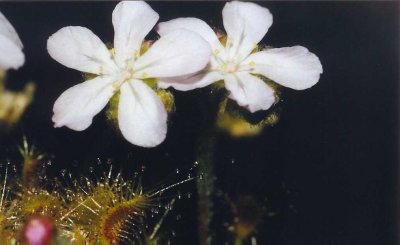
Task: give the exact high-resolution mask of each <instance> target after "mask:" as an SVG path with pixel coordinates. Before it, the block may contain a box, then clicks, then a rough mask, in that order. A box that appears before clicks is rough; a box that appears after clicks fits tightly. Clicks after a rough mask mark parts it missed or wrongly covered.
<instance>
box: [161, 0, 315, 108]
mask: <svg viewBox="0 0 400 245" xmlns="http://www.w3.org/2000/svg"><path fill="white" fill-rule="evenodd" d="M222 17H223V23H224V27H225V30H226V33H227V42H226V45H225V46H223V45H222V44H221V42H220V41H219V39H218V37H217V36H216V34H215V33H214V31H213V30H212V29H211V27H210V26H209V25H207V24H206V23H205V22H204V21H202V20H200V19H197V18H178V19H174V20H171V21H168V22H163V23H160V24H159V25H158V33H159V34H160V35H161V36H164V35H168V33H170V32H171V31H176V30H184V29H187V30H193V31H195V32H197V33H198V34H200V35H202V36H203V37H204V39H206V40H207V41H208V42H209V44H210V46H211V47H212V49H213V56H212V58H211V60H210V63H209V65H208V66H207V68H206V69H204V70H202V71H201V72H198V73H194V74H191V75H190V76H181V77H178V78H170V79H163V81H162V82H159V86H161V87H163V88H166V87H169V86H172V87H174V88H175V89H177V90H183V91H186V90H191V89H195V88H201V87H205V86H207V85H209V84H211V83H213V82H216V81H219V80H224V82H225V88H226V89H227V90H228V91H229V92H230V95H229V96H230V98H232V99H234V100H236V101H237V103H238V104H239V105H240V106H244V107H246V108H247V109H248V110H249V111H251V112H255V111H258V110H267V109H268V108H269V107H270V106H271V105H272V104H273V103H274V101H275V100H274V91H273V90H272V89H271V88H270V87H269V86H268V85H267V84H266V83H265V82H263V80H261V79H260V78H259V77H257V76H254V75H262V76H265V77H267V78H269V79H271V80H273V81H274V82H276V83H278V84H280V85H282V86H285V87H289V88H292V89H298V90H300V89H306V88H309V87H311V86H313V85H314V84H316V83H317V82H318V80H319V77H320V74H321V73H322V65H321V63H320V61H319V59H318V57H317V56H315V55H314V54H313V53H310V52H309V51H308V50H307V49H306V48H304V47H301V46H294V47H287V48H274V49H269V50H264V51H260V52H255V53H252V51H253V50H254V49H255V48H256V47H257V44H258V43H259V42H260V41H261V40H262V38H263V37H264V36H265V34H266V33H267V31H268V29H269V27H270V26H271V25H272V15H271V13H270V12H269V10H268V9H266V8H263V7H260V6H259V5H257V4H254V3H247V2H246V3H245V2H237V1H234V2H229V3H226V5H225V7H224V9H223V10H222ZM171 82H172V83H171Z"/></svg>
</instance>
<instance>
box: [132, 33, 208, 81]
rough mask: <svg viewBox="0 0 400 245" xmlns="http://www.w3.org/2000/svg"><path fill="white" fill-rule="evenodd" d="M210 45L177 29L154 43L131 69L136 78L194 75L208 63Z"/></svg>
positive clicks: (194, 35)
mask: <svg viewBox="0 0 400 245" xmlns="http://www.w3.org/2000/svg"><path fill="white" fill-rule="evenodd" d="M210 56H211V48H210V45H209V44H208V43H207V42H206V41H205V40H204V39H203V38H202V37H201V36H200V35H198V34H196V33H195V32H192V31H187V30H184V29H179V30H176V31H173V32H171V33H169V34H167V35H165V36H162V37H161V38H160V39H159V40H157V41H156V42H155V43H154V44H153V45H152V46H151V47H150V49H149V50H148V51H147V52H146V53H144V55H143V56H142V57H140V58H139V59H138V60H137V61H136V63H135V65H134V71H135V72H136V73H135V77H136V78H147V77H175V76H182V75H187V74H191V73H195V72H197V71H200V70H201V69H203V68H204V67H205V66H206V65H207V63H208V62H209V60H210Z"/></svg>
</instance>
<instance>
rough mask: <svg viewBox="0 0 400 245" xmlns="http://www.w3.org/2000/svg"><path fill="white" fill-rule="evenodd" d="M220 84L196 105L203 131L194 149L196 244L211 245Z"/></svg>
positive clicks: (223, 96) (222, 96) (221, 90)
mask: <svg viewBox="0 0 400 245" xmlns="http://www.w3.org/2000/svg"><path fill="white" fill-rule="evenodd" d="M221 88H223V82H220V83H215V84H214V85H213V86H212V88H211V89H212V91H211V94H212V96H210V99H209V101H207V103H206V104H205V103H204V101H199V109H200V111H201V113H202V116H203V123H202V125H204V128H203V129H202V134H201V135H200V138H199V141H198V145H197V158H196V161H197V163H198V169H197V170H198V171H197V200H198V201H197V208H198V230H199V244H200V245H209V244H211V243H212V234H211V231H212V229H210V226H211V224H212V219H213V206H214V204H213V198H214V184H215V183H214V182H215V174H214V152H215V147H216V142H217V136H216V122H217V117H218V110H219V104H220V102H221V101H222V99H224V98H225V96H226V94H225V90H224V89H221Z"/></svg>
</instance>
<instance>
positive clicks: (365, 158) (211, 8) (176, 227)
mask: <svg viewBox="0 0 400 245" xmlns="http://www.w3.org/2000/svg"><path fill="white" fill-rule="evenodd" d="M260 4H261V5H263V6H266V7H268V8H269V9H270V11H271V12H272V14H273V16H274V24H273V25H272V27H271V28H270V31H269V32H268V34H267V36H266V37H265V39H264V40H263V43H266V44H268V45H272V46H275V47H285V46H294V45H303V46H305V47H307V48H309V49H310V51H312V52H314V53H315V54H317V55H318V57H319V58H320V60H321V62H322V64H323V68H324V73H323V75H322V77H321V79H320V82H319V83H318V84H317V85H315V86H314V87H312V88H311V89H308V90H305V91H294V90H290V89H283V96H282V98H283V102H282V103H281V107H282V109H283V110H282V116H281V121H280V122H279V123H278V124H277V125H276V126H275V127H273V128H269V129H267V130H265V131H264V133H263V134H262V135H260V136H259V137H256V138H251V139H241V140H232V139H230V138H229V137H227V136H224V135H221V138H220V140H219V142H218V145H217V156H216V158H217V162H216V171H217V174H218V179H217V184H218V188H219V189H220V190H222V191H223V192H224V193H227V194H229V196H231V197H232V198H235V197H237V196H240V195H251V196H254V197H255V198H256V199H257V200H258V201H259V202H260V203H262V204H263V206H265V207H267V208H268V210H270V211H271V212H274V213H276V215H274V216H272V217H268V218H265V219H264V221H263V222H262V223H261V224H260V226H259V227H258V234H257V235H256V236H257V237H258V244H261V245H264V244H269V245H278V244H285V245H286V244H287V245H292V244H308V245H314V244H315V245H392V244H393V245H394V244H396V233H397V232H396V223H397V220H398V219H397V216H396V199H397V196H398V193H397V192H396V181H397V177H398V167H397V164H398V110H399V108H398V91H399V90H398V80H399V72H398V68H399V59H398V57H399V47H398V45H399V36H398V31H399V24H398V23H399V5H398V3H397V2H264V3H260ZM115 5H116V3H113V2H98V3H95V2H91V3H81V2H69V3H55V2H53V3H1V4H0V10H1V11H2V12H3V13H4V15H5V16H6V17H7V18H8V19H9V20H10V22H11V23H12V24H13V25H14V27H15V28H16V30H17V31H18V33H19V35H20V37H21V39H22V42H23V43H24V45H25V48H24V52H25V54H26V59H27V60H26V64H25V65H24V67H23V68H21V69H20V70H18V71H11V72H10V74H9V77H8V81H7V86H8V87H9V88H12V89H19V88H22V87H23V84H24V83H26V82H28V81H29V80H33V81H35V82H36V83H37V93H36V97H35V100H34V102H33V104H32V105H31V106H30V108H29V110H28V111H27V113H26V114H25V116H24V118H23V121H22V124H21V125H20V126H18V127H16V128H15V129H14V130H13V131H10V132H3V133H2V134H1V138H0V149H1V151H0V152H1V155H0V156H1V160H4V159H6V158H11V159H17V158H16V152H15V145H16V144H17V143H20V141H21V137H22V134H25V135H27V136H28V138H29V139H30V140H31V141H33V142H34V143H35V144H36V145H37V146H38V147H40V148H41V149H42V150H44V151H46V152H48V153H49V154H50V155H54V157H53V161H52V162H53V165H52V166H51V167H49V169H48V174H49V175H52V176H56V175H58V174H59V171H60V170H61V169H63V168H67V169H69V170H71V171H75V172H77V171H78V170H79V171H80V172H84V173H85V172H87V171H86V169H87V168H89V167H90V166H95V161H96V158H100V159H101V160H103V161H105V160H106V159H108V158H112V159H113V161H114V165H115V166H116V167H117V168H121V169H122V171H123V172H124V173H125V174H128V173H131V172H132V173H133V171H135V170H134V169H137V168H138V166H139V167H140V166H141V165H145V166H146V171H145V174H144V175H145V179H147V183H149V184H150V185H153V183H155V182H158V181H160V180H164V179H169V180H171V178H172V179H173V180H179V179H182V176H174V172H175V170H176V169H177V168H179V169H181V170H182V169H183V170H185V171H186V170H188V169H189V168H190V167H191V166H192V164H193V161H194V160H195V156H194V154H195V143H196V137H197V136H199V135H200V134H201V132H200V131H199V129H200V128H201V125H200V124H201V120H200V119H201V117H202V116H201V115H200V113H199V109H198V105H197V104H196V102H195V101H196V99H198V98H197V97H198V96H204V97H206V96H208V95H207V94H206V93H204V92H202V91H191V92H186V93H183V92H174V94H175V97H176V105H177V110H176V113H175V114H174V115H172V117H171V120H170V125H169V129H168V135H167V139H166V141H165V142H164V143H163V144H161V145H160V146H158V147H156V148H153V149H143V148H139V147H136V146H133V145H130V144H129V143H127V142H126V141H125V140H124V139H123V138H122V137H120V136H119V135H117V134H115V132H114V131H113V130H111V129H110V127H109V125H108V124H107V123H106V121H105V119H104V114H103V113H102V114H100V115H99V116H97V117H96V118H95V119H94V123H93V124H92V126H91V127H90V128H89V129H87V130H86V131H84V132H74V131H72V130H69V129H67V128H61V129H54V128H53V127H52V122H51V116H52V106H53V103H54V101H55V100H56V98H57V97H58V96H59V95H60V94H61V93H62V92H63V91H64V90H65V89H67V88H69V87H71V86H72V85H74V84H76V83H78V82H81V81H83V78H82V76H81V74H80V73H79V72H78V71H74V70H71V69H68V68H66V67H64V66H62V65H61V64H58V63H57V62H55V61H54V60H52V59H51V58H50V56H49V55H48V53H47V51H46V40H47V38H48V37H49V36H50V35H51V34H53V33H54V32H56V31H57V30H58V29H60V28H61V27H64V26H68V25H81V26H85V27H88V28H89V29H91V30H92V31H93V32H94V33H96V34H97V35H98V36H99V37H100V38H101V39H102V40H103V41H104V42H108V43H112V41H113V28H112V24H111V13H112V10H113V8H114V6H115ZM150 5H151V6H152V7H153V8H154V10H156V11H157V12H158V13H159V14H160V17H161V18H160V21H165V20H169V19H171V18H176V17H181V16H193V17H199V18H201V19H203V20H205V21H207V22H208V23H210V24H211V25H212V26H215V27H218V28H221V29H222V28H223V26H222V17H221V10H222V8H223V5H224V3H223V2H151V3H150ZM156 37H157V36H156V34H155V32H154V31H153V32H152V33H151V34H150V35H149V36H148V38H149V39H152V38H156ZM185 171H183V172H185ZM181 172H182V171H181ZM168 176H169V177H168ZM171 176H172V177H171ZM182 188H184V189H188V190H189V191H192V192H195V189H194V185H192V184H189V185H188V186H186V187H182ZM195 201H196V200H195V197H192V198H190V199H187V198H185V199H183V200H181V201H180V202H178V204H177V206H176V207H175V209H174V211H173V212H174V214H173V215H177V214H179V215H181V216H182V218H181V219H180V220H179V221H177V222H170V223H169V224H168V225H169V227H164V229H165V230H173V231H175V233H176V237H175V238H174V239H175V240H173V241H174V244H194V243H195V241H196V239H195V236H196V225H195V211H194V210H195V205H196V204H195ZM220 209H221V208H220ZM216 212H217V213H220V212H222V210H219V209H218V208H217V210H216ZM218 222H220V224H217V225H216V227H217V228H216V230H217V231H219V230H222V229H224V227H223V225H222V224H223V222H224V220H223V219H221V220H218ZM220 244H222V243H220Z"/></svg>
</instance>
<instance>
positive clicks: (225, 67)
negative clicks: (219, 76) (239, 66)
mask: <svg viewBox="0 0 400 245" xmlns="http://www.w3.org/2000/svg"><path fill="white" fill-rule="evenodd" d="M220 68H221V70H223V71H226V70H227V69H228V66H227V65H226V64H222V65H221V66H220Z"/></svg>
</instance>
